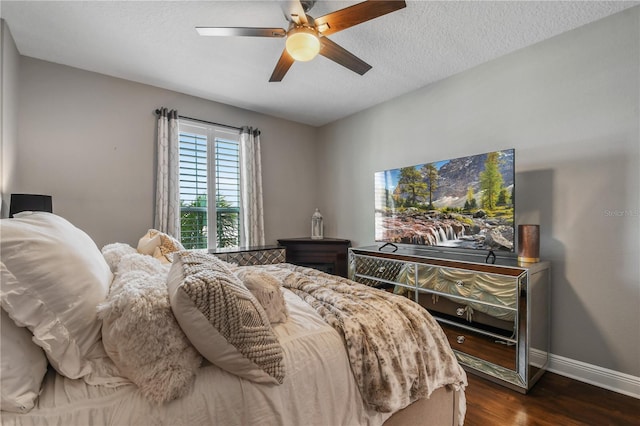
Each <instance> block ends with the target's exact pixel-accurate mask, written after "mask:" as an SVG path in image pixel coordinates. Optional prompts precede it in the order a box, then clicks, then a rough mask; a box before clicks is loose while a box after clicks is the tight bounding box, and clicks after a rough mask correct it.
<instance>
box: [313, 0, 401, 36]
mask: <svg viewBox="0 0 640 426" xmlns="http://www.w3.org/2000/svg"><path fill="white" fill-rule="evenodd" d="M405 7H407V3H406V2H404V1H394V0H391V1H378V0H369V1H365V2H362V3H358V4H355V5H353V6H349V7H346V8H344V9H340V10H337V11H335V12H332V13H329V14H327V15H324V16H320V17H318V18H315V19H314V22H315V25H316V28H318V30H320V32H321V33H322V35H330V34H333V33H337V32H338V31H342V30H344V29H346V28H349V27H353V26H354V25H358V24H361V23H363V22H366V21H369V20H371V19H374V18H377V17H379V16H382V15H386V14H387V13H391V12H395V11H396V10H399V9H402V8H405Z"/></svg>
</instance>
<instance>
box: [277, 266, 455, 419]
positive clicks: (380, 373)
mask: <svg viewBox="0 0 640 426" xmlns="http://www.w3.org/2000/svg"><path fill="white" fill-rule="evenodd" d="M277 268H280V269H281V271H280V272H279V273H278V272H275V271H276V268H273V267H272V268H268V270H270V271H273V272H274V275H276V276H277V277H278V278H280V279H281V280H282V282H283V286H284V287H286V288H288V289H290V290H291V291H293V292H294V293H296V294H297V295H298V296H299V297H301V298H302V299H303V300H304V301H305V302H307V303H308V304H309V305H311V306H312V307H313V308H315V310H316V311H317V312H318V313H319V314H320V315H321V316H322V317H323V318H324V320H325V321H326V322H327V323H328V324H329V325H331V326H332V327H333V328H334V329H336V330H337V331H338V332H339V333H340V334H341V335H342V336H343V338H344V340H345V342H346V348H347V352H348V355H349V361H350V363H351V369H352V370H353V374H354V376H355V378H356V382H357V383H358V386H359V388H360V392H361V394H362V398H363V399H364V401H365V402H366V403H367V404H368V405H369V406H370V407H372V408H373V409H375V410H377V411H380V412H393V411H397V410H399V409H402V408H404V407H406V406H407V405H409V404H410V403H412V402H414V401H416V400H417V399H420V398H427V397H429V396H430V395H431V392H433V391H434V390H436V389H438V388H440V387H442V386H452V387H453V388H455V389H464V387H465V386H466V384H467V376H466V374H465V372H464V370H463V369H462V368H461V367H460V365H459V364H458V361H457V360H456V358H455V354H454V353H453V351H452V350H451V347H450V346H449V342H448V341H447V338H446V336H445V334H444V332H443V331H442V328H441V327H440V326H439V325H438V324H437V322H436V321H435V319H433V317H432V316H431V315H430V314H429V313H428V312H427V311H426V310H425V309H424V308H422V307H421V306H419V305H418V304H416V303H414V302H412V301H411V300H409V299H407V298H405V297H403V296H397V295H394V294H391V293H387V292H385V291H382V290H377V289H373V288H371V287H367V286H365V285H361V284H358V283H356V282H354V281H350V280H347V279H344V278H340V277H336V276H333V275H328V274H325V273H323V272H320V271H316V270H314V269H309V268H304V267H300V266H294V265H289V264H281V265H278V267H277ZM284 270H286V271H287V272H288V273H283V272H284ZM461 398H464V394H461ZM460 402H461V410H464V408H465V404H464V399H461V401H460ZM463 418H464V416H463Z"/></svg>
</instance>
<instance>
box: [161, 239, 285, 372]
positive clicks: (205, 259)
mask: <svg viewBox="0 0 640 426" xmlns="http://www.w3.org/2000/svg"><path fill="white" fill-rule="evenodd" d="M167 284H168V287H169V299H170V301H171V307H172V308H173V312H174V314H175V316H176V319H177V320H178V323H180V326H181V327H182V329H183V330H184V332H185V334H186V335H187V337H189V340H190V341H191V343H193V345H194V346H195V347H196V348H197V349H198V351H200V353H201V354H202V355H203V356H204V357H205V358H206V359H208V360H209V361H210V362H211V363H213V364H215V365H217V366H218V367H220V368H222V369H224V370H226V371H228V372H230V373H232V374H235V375H237V376H239V377H242V378H245V379H247V380H251V381H253V382H258V383H272V384H280V383H282V382H283V380H284V375H285V370H284V362H283V350H282V347H281V346H280V343H279V342H278V338H277V337H276V335H275V334H274V332H273V330H272V329H271V325H270V323H269V318H268V317H267V314H266V313H265V311H264V309H263V308H262V306H260V303H259V302H258V301H257V300H256V298H255V297H254V296H253V295H252V294H251V292H250V291H249V290H247V288H246V287H245V286H244V285H243V284H242V282H241V281H240V280H239V279H238V277H236V276H235V275H234V274H233V273H232V272H231V270H230V269H229V267H228V266H227V264H226V263H225V262H223V261H222V260H220V259H218V258H217V257H215V256H213V255H210V254H207V253H202V252H193V251H181V252H178V253H177V254H176V255H175V257H174V261H173V265H172V266H171V270H170V272H169V278H168V281H167Z"/></svg>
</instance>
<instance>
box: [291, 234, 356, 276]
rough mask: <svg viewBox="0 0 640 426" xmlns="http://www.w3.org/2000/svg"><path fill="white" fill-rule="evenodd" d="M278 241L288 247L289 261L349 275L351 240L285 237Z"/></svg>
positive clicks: (332, 272)
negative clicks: (348, 262) (348, 259)
mask: <svg viewBox="0 0 640 426" xmlns="http://www.w3.org/2000/svg"><path fill="white" fill-rule="evenodd" d="M278 243H279V244H280V245H281V246H282V247H284V248H285V249H286V256H287V262H288V263H293V264H295V265H300V266H308V267H310V268H315V269H318V270H320V271H323V272H327V273H329V274H334V275H339V276H341V277H345V278H346V277H347V257H348V252H349V247H350V246H351V241H350V240H344V239H341V238H323V239H318V240H314V239H311V238H283V239H280V240H278Z"/></svg>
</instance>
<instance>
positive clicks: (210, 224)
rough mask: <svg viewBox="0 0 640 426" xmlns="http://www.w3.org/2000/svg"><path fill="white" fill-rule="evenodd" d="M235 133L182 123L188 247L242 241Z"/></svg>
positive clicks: (182, 200) (183, 205) (182, 198)
mask: <svg viewBox="0 0 640 426" xmlns="http://www.w3.org/2000/svg"><path fill="white" fill-rule="evenodd" d="M238 138H239V134H238V132H237V131H233V130H228V129H225V128H220V127H216V126H212V125H208V124H203V123H198V122H190V121H188V120H184V119H183V120H181V121H180V210H181V215H180V216H181V230H182V232H181V235H180V239H181V242H182V244H183V245H184V246H185V248H207V247H211V248H213V247H237V246H238V245H239V243H240V218H241V215H240V213H241V200H240V152H239V145H238Z"/></svg>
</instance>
